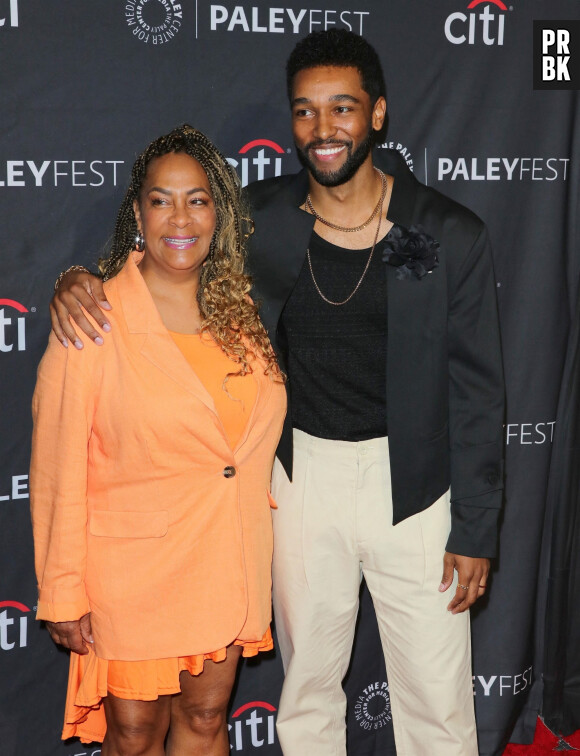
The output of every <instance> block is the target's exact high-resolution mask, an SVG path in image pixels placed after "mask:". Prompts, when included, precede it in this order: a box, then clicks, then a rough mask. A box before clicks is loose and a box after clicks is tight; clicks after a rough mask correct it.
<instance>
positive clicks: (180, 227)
mask: <svg viewBox="0 0 580 756" xmlns="http://www.w3.org/2000/svg"><path fill="white" fill-rule="evenodd" d="M133 210H134V212H135V218H136V220H137V227H138V228H139V231H140V232H141V233H142V234H143V236H144V238H145V255H144V257H143V260H142V262H141V265H140V268H141V271H142V272H143V273H145V272H146V271H147V273H156V274H157V275H160V276H161V277H163V278H168V277H175V276H179V277H183V276H184V275H185V274H192V275H194V276H199V272H200V270H201V266H202V264H203V262H204V260H205V259H206V257H207V255H208V253H209V248H210V243H211V240H212V236H213V233H214V230H215V225H216V214H215V207H214V203H213V199H212V194H211V188H210V184H209V181H208V178H207V175H206V173H205V171H204V170H203V168H202V167H201V165H200V164H199V163H198V162H197V160H195V159H194V158H192V157H191V156H190V155H188V154H187V153H185V152H169V153H168V154H166V155H162V156H161V157H157V158H154V159H153V160H152V161H151V162H150V163H149V166H148V168H147V174H146V176H145V179H144V181H143V185H142V187H141V192H140V194H139V200H138V201H137V200H136V201H135V202H134V203H133Z"/></svg>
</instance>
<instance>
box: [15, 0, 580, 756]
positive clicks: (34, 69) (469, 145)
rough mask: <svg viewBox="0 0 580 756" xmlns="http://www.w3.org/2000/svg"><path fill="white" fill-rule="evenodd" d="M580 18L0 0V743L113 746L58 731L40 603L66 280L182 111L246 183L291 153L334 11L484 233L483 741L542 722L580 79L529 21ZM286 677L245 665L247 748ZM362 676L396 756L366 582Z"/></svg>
mask: <svg viewBox="0 0 580 756" xmlns="http://www.w3.org/2000/svg"><path fill="white" fill-rule="evenodd" d="M578 15H579V9H578V7H577V4H576V3H575V2H570V0H535V1H534V2H529V0H506V2H503V1H502V0H471V1H470V0H437V1H436V2H433V1H432V0H363V2H359V1H358V0H331V1H330V2H329V1H328V0H318V1H317V3H315V4H313V3H306V2H300V1H298V2H294V0H286V2H285V3H282V4H279V5H276V4H275V3H274V2H263V1H262V0H259V1H258V0H247V1H246V0H239V1H238V2H235V1H234V0H221V1H220V2H219V3H213V2H210V0H181V1H180V2H177V0H102V1H100V2H78V0H56V1H54V2H47V1H46V0H0V224H1V225H0V227H1V235H0V239H1V241H0V245H1V246H0V392H1V393H0V397H1V403H0V429H1V430H0V751H1V753H2V754H3V756H96V755H97V754H99V753H100V749H99V745H98V744H94V745H93V746H83V745H81V744H80V743H79V742H78V741H72V742H69V743H66V744H63V743H61V742H60V740H59V735H60V726H61V717H62V709H63V704H64V691H65V684H66V672H67V655H66V653H65V652H63V651H62V650H59V649H58V648H56V647H55V646H54V644H53V643H52V641H51V640H50V638H49V636H48V633H47V632H46V630H45V629H43V628H41V626H40V624H39V623H37V622H36V621H35V619H34V612H35V603H36V584H35V577H34V573H33V557H32V541H31V529H30V520H29V499H28V464H29V446H30V432H31V420H30V398H31V394H32V391H33V387H34V381H35V371H36V366H37V364H38V361H39V359H40V357H41V355H42V353H43V350H44V348H45V346H46V340H47V335H48V329H49V318H48V310H47V304H48V301H49V298H50V296H51V291H52V286H53V281H54V279H55V278H56V276H57V275H58V273H59V271H61V270H62V269H64V268H66V267H68V266H69V265H70V264H72V263H84V264H89V265H90V264H93V263H94V261H95V260H96V258H97V256H98V253H99V250H100V249H101V248H102V246H103V244H104V243H105V242H106V240H107V238H108V236H109V234H110V233H111V232H112V228H113V224H114V220H115V215H116V208H117V206H118V204H119V202H120V199H121V197H122V195H123V192H124V189H125V187H126V184H127V179H128V175H129V169H130V166H131V164H132V162H133V159H134V157H135V155H136V153H138V152H139V151H140V150H141V149H143V148H144V146H145V145H146V144H147V143H148V142H149V141H150V140H151V139H153V138H154V137H156V136H158V135H159V134H161V133H164V132H167V131H169V130H170V129H171V128H172V127H173V126H175V125H177V124H179V123H183V122H189V123H191V124H193V125H195V126H196V127H197V128H199V129H201V130H202V131H204V132H206V133H207V134H208V135H209V136H210V137H211V138H212V139H213V140H214V141H215V142H216V143H217V144H218V145H219V146H220V147H221V148H222V150H223V151H224V153H225V154H226V155H228V156H229V158H230V160H231V162H232V163H233V165H235V166H236V168H237V170H238V171H239V174H240V176H241V178H242V181H243V183H244V184H247V183H248V182H250V181H256V180H260V179H262V178H265V177H268V176H273V175H279V174H281V173H287V172H291V171H294V170H296V169H297V167H298V163H297V160H296V157H295V148H294V145H293V142H292V137H291V132H290V128H289V111H288V104H287V101H286V95H285V80H284V63H285V60H286V57H287V56H288V54H289V52H290V50H291V49H292V47H293V46H294V44H295V43H296V42H297V40H298V39H300V38H301V37H302V36H304V35H306V34H307V33H308V32H310V31H312V30H316V29H325V28H330V27H332V26H337V27H346V28H348V29H352V30H353V31H354V32H356V33H359V34H362V35H364V36H365V37H366V38H368V39H369V41H370V42H371V43H372V44H373V45H374V46H375V47H376V49H377V50H378V52H379V54H380V57H381V59H382V61H383V65H384V68H385V73H386V78H387V84H388V92H389V96H388V105H389V111H390V128H389V133H388V136H387V142H386V143H385V145H383V146H384V147H394V148H395V149H397V150H399V151H400V152H401V153H402V154H403V155H404V157H405V159H406V161H407V163H408V165H409V166H410V167H411V168H412V170H413V171H414V172H415V174H416V176H417V177H418V178H419V179H420V180H421V181H424V182H426V183H428V184H430V185H431V186H433V187H435V188H436V189H438V190H440V191H442V192H444V193H446V194H448V195H451V196H452V197H454V198H455V199H457V200H459V201H460V202H462V203H464V204H466V205H468V206H469V207H471V208H472V209H474V210H475V211H476V212H477V213H478V214H479V215H481V216H482V217H483V218H484V219H485V220H486V222H487V223H488V225H489V228H490V231H491V236H492V240H493V245H494V254H495V265H496V274H497V291H498V296H499V305H500V311H501V312H500V314H501V326H502V337H503V346H504V352H505V368H506V377H507V394H508V416H507V422H506V429H505V431H506V432H505V442H506V449H507V481H506V482H507V489H506V505H505V514H504V517H503V523H502V532H501V554H500V557H499V559H498V560H497V562H496V563H495V565H494V572H493V579H492V582H491V590H490V591H489V594H488V596H486V598H485V599H484V601H482V602H481V605H480V606H479V607H478V608H477V610H476V611H475V612H474V613H473V645H474V677H473V694H474V696H475V703H476V710H477V719H478V728H479V739H480V752H481V754H484V755H485V756H492V755H494V754H499V753H501V749H502V747H503V745H505V743H506V742H507V741H508V739H509V738H510V737H513V738H514V739H520V740H523V739H526V738H528V739H530V738H531V736H532V734H533V725H534V722H535V716H536V713H537V711H538V707H539V705H540V701H541V679H540V674H539V670H537V669H535V668H534V626H535V622H534V616H535V614H534V612H535V608H536V598H537V594H538V564H539V554H540V549H541V544H542V538H543V535H544V509H545V496H546V487H547V479H548V469H549V464H550V456H551V450H552V445H553V440H554V438H555V435H556V434H557V432H558V422H557V402H558V394H559V388H560V382H561V377H562V368H563V363H564V359H565V354H566V348H567V339H568V333H569V323H570V311H571V309H572V304H573V303H572V302H571V301H570V300H571V293H572V294H573V293H574V292H575V290H576V279H577V273H578V268H579V259H578V257H579V251H578V231H577V225H576V223H577V217H578V206H577V202H578V188H579V186H578V185H579V179H578V163H579V160H580V154H579V146H580V138H579V134H578V125H577V124H578V122H579V121H578V115H579V113H578V101H577V92H575V91H572V90H567V91H566V90H560V91H550V90H542V91H536V90H534V88H533V60H532V44H533V20H534V19H570V18H574V17H578ZM575 126H576V131H575ZM62 463H63V465H66V464H67V460H66V459H65V458H63V460H62ZM541 590H542V586H540V591H541ZM151 611H152V612H154V611H155V607H154V606H152V607H151ZM143 622H147V618H146V617H144V618H143ZM281 681H282V668H281V663H280V659H279V656H278V655H277V654H276V653H275V652H273V653H271V654H269V655H265V656H264V657H261V658H260V659H258V660H251V661H248V662H246V663H245V664H244V666H243V668H242V670H241V673H240V675H239V680H238V683H237V686H236V690H235V695H234V698H233V701H232V706H231V712H230V716H229V724H230V737H231V750H232V753H236V754H237V753H239V754H246V755H247V756H250V755H252V756H253V755H254V754H256V756H268V755H269V754H280V753H281V752H280V748H279V745H278V743H277V739H276V732H275V720H276V710H277V706H278V699H279V692H280V685H281ZM345 687H346V690H347V693H348V739H349V754H352V756H374V755H377V756H378V754H381V756H384V755H385V754H395V748H394V743H393V735H392V724H391V710H390V704H389V689H388V682H387V676H386V672H385V669H384V666H383V662H382V659H381V652H380V644H379V640H378V633H377V630H376V625H375V621H374V617H373V613H372V605H371V603H370V601H369V599H368V597H367V595H366V594H365V593H364V590H363V599H362V610H361V616H360V622H359V628H358V634H357V641H356V646H355V650H354V654H353V660H352V665H351V669H350V672H349V675H348V678H347V680H346V682H345ZM420 716H421V712H417V717H420Z"/></svg>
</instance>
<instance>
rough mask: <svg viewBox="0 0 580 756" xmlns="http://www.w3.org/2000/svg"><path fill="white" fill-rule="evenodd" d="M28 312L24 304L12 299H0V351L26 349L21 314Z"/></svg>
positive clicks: (24, 323)
mask: <svg viewBox="0 0 580 756" xmlns="http://www.w3.org/2000/svg"><path fill="white" fill-rule="evenodd" d="M7 308H10V309H7ZM11 310H16V313H25V312H28V310H27V309H26V307H25V306H24V305H21V304H20V302H16V301H14V299H0V352H11V351H12V350H13V349H14V348H16V351H18V352H24V351H25V349H26V320H25V319H24V315H23V314H16V316H15V313H13V312H11Z"/></svg>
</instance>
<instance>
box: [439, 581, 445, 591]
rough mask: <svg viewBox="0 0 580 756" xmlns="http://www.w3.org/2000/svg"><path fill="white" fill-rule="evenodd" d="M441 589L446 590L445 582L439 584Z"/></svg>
mask: <svg viewBox="0 0 580 756" xmlns="http://www.w3.org/2000/svg"><path fill="white" fill-rule="evenodd" d="M439 590H440V591H444V590H445V583H441V585H440V586H439Z"/></svg>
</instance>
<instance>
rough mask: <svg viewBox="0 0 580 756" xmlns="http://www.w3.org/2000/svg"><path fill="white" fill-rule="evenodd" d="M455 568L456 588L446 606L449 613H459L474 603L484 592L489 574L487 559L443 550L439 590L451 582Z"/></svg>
mask: <svg viewBox="0 0 580 756" xmlns="http://www.w3.org/2000/svg"><path fill="white" fill-rule="evenodd" d="M454 569H455V570H457V590H456V591H455V596H454V597H453V599H452V600H451V602H450V603H449V605H448V606H447V610H448V611H450V612H451V614H459V613H460V612H464V611H465V610H466V609H469V607H470V606H471V605H472V604H474V603H475V602H476V601H477V599H478V598H479V597H480V596H483V594H484V593H485V588H486V586H487V576H488V575H489V559H476V558H474V557H466V556H460V555H459V554H450V553H449V552H448V551H446V552H445V556H444V557H443V577H442V578H441V585H440V586H439V590H440V591H441V593H443V592H444V591H446V590H447V589H448V588H449V586H450V585H451V583H452V582H453V570H454Z"/></svg>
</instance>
